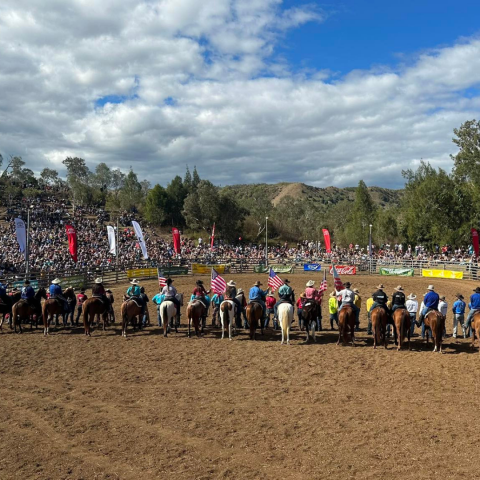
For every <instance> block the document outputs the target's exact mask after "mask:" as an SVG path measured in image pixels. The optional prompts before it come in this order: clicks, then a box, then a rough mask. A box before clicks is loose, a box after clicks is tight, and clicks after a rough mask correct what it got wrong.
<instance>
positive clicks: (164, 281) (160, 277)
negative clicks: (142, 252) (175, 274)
mask: <svg viewBox="0 0 480 480" xmlns="http://www.w3.org/2000/svg"><path fill="white" fill-rule="evenodd" d="M157 273H158V286H159V287H160V288H163V287H166V286H167V279H166V278H165V277H164V275H163V272H161V271H160V270H159V269H158V268H157Z"/></svg>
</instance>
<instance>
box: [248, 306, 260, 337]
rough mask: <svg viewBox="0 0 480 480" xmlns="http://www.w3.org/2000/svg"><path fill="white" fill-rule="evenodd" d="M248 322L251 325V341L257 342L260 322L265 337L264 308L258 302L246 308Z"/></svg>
mask: <svg viewBox="0 0 480 480" xmlns="http://www.w3.org/2000/svg"><path fill="white" fill-rule="evenodd" d="M246 315H247V321H248V324H249V325H250V340H255V331H256V329H257V326H258V321H259V320H260V329H261V331H262V335H263V322H262V319H263V308H262V306H261V305H260V304H259V303H257V302H252V303H249V304H248V305H247V308H246Z"/></svg>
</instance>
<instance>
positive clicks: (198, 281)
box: [195, 280, 203, 285]
mask: <svg viewBox="0 0 480 480" xmlns="http://www.w3.org/2000/svg"><path fill="white" fill-rule="evenodd" d="M195 283H196V284H197V285H203V280H197V281H196V282H195Z"/></svg>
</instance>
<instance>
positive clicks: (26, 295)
mask: <svg viewBox="0 0 480 480" xmlns="http://www.w3.org/2000/svg"><path fill="white" fill-rule="evenodd" d="M20 298H21V299H22V300H25V301H26V302H27V303H28V306H29V307H30V308H31V309H35V308H36V307H37V305H35V290H34V289H33V287H31V286H30V281H29V280H25V282H24V284H23V288H22V295H21V296H20Z"/></svg>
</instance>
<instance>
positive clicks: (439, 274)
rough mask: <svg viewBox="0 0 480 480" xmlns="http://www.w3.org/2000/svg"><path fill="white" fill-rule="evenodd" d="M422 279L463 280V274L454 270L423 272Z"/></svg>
mask: <svg viewBox="0 0 480 480" xmlns="http://www.w3.org/2000/svg"><path fill="white" fill-rule="evenodd" d="M422 277H435V278H457V279H459V280H461V279H462V278H463V272H455V271H454V270H422Z"/></svg>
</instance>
